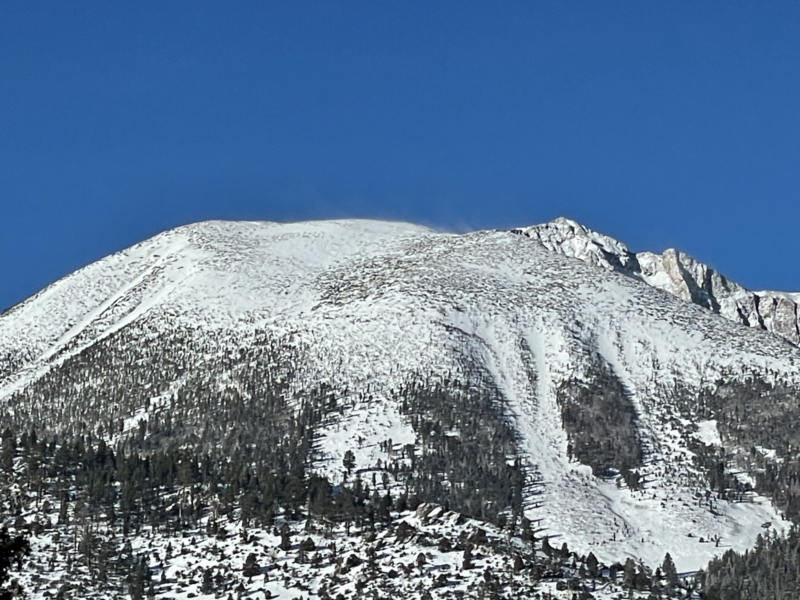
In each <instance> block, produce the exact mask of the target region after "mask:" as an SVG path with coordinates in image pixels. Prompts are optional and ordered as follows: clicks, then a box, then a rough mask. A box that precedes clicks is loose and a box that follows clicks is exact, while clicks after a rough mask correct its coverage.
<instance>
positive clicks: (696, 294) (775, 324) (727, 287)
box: [514, 217, 800, 345]
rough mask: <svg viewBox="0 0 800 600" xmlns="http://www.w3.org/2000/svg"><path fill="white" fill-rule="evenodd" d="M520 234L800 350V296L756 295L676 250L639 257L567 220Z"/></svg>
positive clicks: (761, 292)
mask: <svg viewBox="0 0 800 600" xmlns="http://www.w3.org/2000/svg"><path fill="white" fill-rule="evenodd" d="M514 231H516V232H517V233H520V234H522V235H525V236H526V237H530V238H532V239H536V240H539V241H540V242H541V243H542V244H544V246H545V247H546V248H548V249H550V250H554V251H556V252H561V253H563V254H565V255H567V256H572V257H574V258H577V259H580V260H582V261H584V262H587V263H590V264H593V265H597V266H600V267H603V268H605V269H610V270H614V271H617V272H618V273H622V274H624V275H628V276H629V277H634V278H636V279H640V280H641V281H644V282H645V283H648V284H650V285H652V286H653V287H656V288H658V289H661V290H664V291H666V292H669V293H670V294H673V295H675V296H677V297H678V298H681V299H683V300H686V301H687V302H693V303H695V304H698V305H700V306H703V307H705V308H707V309H709V310H711V311H713V312H715V313H719V314H721V315H722V316H723V317H727V318H728V319H730V320H732V321H736V322H737V323H741V324H743V325H746V326H748V327H755V328H757V329H765V330H767V331H771V332H772V333H774V334H776V335H779V336H781V337H784V338H786V339H787V340H789V341H790V342H792V343H793V344H795V345H800V309H799V308H798V304H800V293H795V294H792V293H785V292H769V291H760V292H753V291H750V290H747V289H745V288H744V287H742V286H741V285H739V284H738V283H735V282H733V281H731V280H730V279H728V278H726V277H725V276H724V275H722V274H720V273H718V272H717V271H715V270H714V269H712V268H710V267H708V266H707V265H704V264H703V263H701V262H698V261H696V260H695V259H693V258H692V257H691V256H689V255H687V254H684V253H683V252H679V251H678V250H675V249H673V248H670V249H668V250H665V251H664V252H663V253H661V254H654V253H652V252H636V253H633V252H631V251H629V250H628V248H627V247H626V246H625V244H623V243H621V242H618V241H617V240H615V239H613V238H610V237H608V236H605V235H602V234H600V233H597V232H595V231H592V230H591V229H589V228H587V227H584V226H583V225H581V224H579V223H576V222H575V221H572V220H570V219H565V218H563V217H562V218H558V219H556V220H554V221H552V222H550V223H544V224H542V225H534V226H533V227H525V228H522V229H516V230H514Z"/></svg>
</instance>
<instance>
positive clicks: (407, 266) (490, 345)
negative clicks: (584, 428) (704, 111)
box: [0, 220, 800, 570]
mask: <svg viewBox="0 0 800 600" xmlns="http://www.w3.org/2000/svg"><path fill="white" fill-rule="evenodd" d="M598 240H599V242H598ZM594 242H596V245H597V244H599V246H600V247H601V249H604V250H606V251H607V252H611V251H616V250H618V248H617V247H616V245H615V244H618V243H616V242H614V240H611V239H610V238H603V239H600V238H598V239H596V240H594ZM575 243H577V242H575ZM596 245H595V246H586V247H585V248H584V250H587V251H589V250H591V251H592V252H595V250H596ZM615 249H616V250H615ZM579 250H580V251H583V250H581V249H580V248H577V247H576V249H575V251H576V252H577V251H579ZM598 252H599V251H598ZM598 256H605V255H602V253H601V254H600V255H598ZM651 283H652V282H651ZM134 322H137V323H143V322H144V323H147V324H148V327H150V328H151V329H153V330H155V331H167V330H169V329H170V328H173V327H176V326H178V325H182V326H186V327H192V328H201V329H203V328H205V329H206V330H209V331H212V330H213V331H225V332H228V333H229V334H231V337H232V338H235V337H236V335H237V333H236V332H252V331H254V330H256V329H266V330H268V331H270V332H271V333H272V334H273V335H275V336H276V337H279V338H280V337H283V338H287V339H289V338H291V339H293V340H296V341H298V343H301V344H302V345H303V347H304V348H306V349H307V356H306V360H307V364H305V365H303V373H304V374H305V376H306V377H307V378H308V379H309V382H308V383H312V381H314V380H315V381H324V382H327V383H328V384H329V385H331V386H332V388H333V389H336V390H337V391H338V392H339V393H340V395H341V396H342V397H343V398H349V399H351V401H350V402H349V403H348V407H349V408H348V412H346V413H345V414H343V415H342V416H341V418H332V419H330V420H328V421H326V424H325V426H324V427H323V428H322V429H321V431H320V432H319V434H320V441H319V444H318V446H317V447H316V449H315V456H314V459H315V460H314V464H313V468H314V469H317V470H318V471H320V472H323V473H325V474H327V475H329V476H331V477H333V478H334V479H335V478H336V477H338V476H340V475H341V473H340V471H341V464H342V457H343V455H344V452H345V450H346V449H353V451H354V452H355V462H356V465H357V467H358V468H370V467H373V466H375V465H376V463H377V460H378V459H381V458H385V456H384V453H383V452H382V450H380V446H379V444H381V443H382V442H384V441H386V440H388V439H391V440H392V441H393V442H394V443H395V444H406V443H410V442H413V441H414V435H415V434H414V431H413V429H412V428H411V427H410V425H409V423H408V422H407V421H405V420H404V418H403V417H402V415H401V411H400V409H399V406H398V405H397V400H396V399H394V397H393V395H392V393H391V390H392V389H396V388H397V386H399V385H402V384H403V383H404V382H405V381H407V379H408V377H409V375H410V374H415V373H424V374H429V375H431V376H433V377H441V378H443V377H446V376H447V375H448V374H458V373H459V372H460V371H461V370H462V369H463V367H464V363H465V360H467V359H468V360H469V361H477V362H478V363H479V364H480V365H481V367H482V368H484V369H485V370H486V371H487V372H489V373H490V374H491V376H492V377H493V380H494V383H495V384H496V385H497V386H498V388H499V389H500V390H501V392H502V393H503V397H504V400H505V402H506V403H507V409H508V411H509V414H510V415H511V416H510V418H511V419H512V421H513V425H514V428H515V430H516V432H518V435H519V438H520V449H521V451H522V452H523V454H524V457H525V460H526V461H527V462H528V465H529V466H530V467H531V468H532V469H534V470H536V471H538V472H539V473H540V474H541V476H542V478H543V491H542V495H541V496H540V497H537V498H536V501H535V502H534V501H533V499H531V498H529V499H528V506H529V509H528V510H527V515H528V516H529V518H531V519H534V520H537V522H540V523H541V527H542V528H543V529H544V530H545V531H546V533H547V534H548V535H552V536H555V539H557V540H562V539H563V540H564V541H566V542H568V544H569V547H570V548H572V549H575V550H576V551H578V552H580V553H582V554H586V553H588V552H590V551H591V552H594V553H595V554H596V555H597V556H598V557H599V558H600V559H601V560H604V561H607V562H613V561H617V560H624V558H625V557H626V556H635V557H637V558H642V559H643V560H645V561H646V562H647V563H649V564H651V565H655V564H657V563H659V562H660V561H661V560H662V559H663V557H664V554H665V553H666V552H670V553H672V556H673V557H674V558H675V561H676V563H677V565H678V568H679V570H694V569H697V568H700V567H702V566H703V565H704V564H705V563H706V562H707V561H708V559H709V558H711V557H712V556H714V555H717V554H719V553H721V552H723V551H724V550H726V549H727V548H735V549H740V550H741V549H745V548H748V547H750V546H751V545H752V544H753V543H754V541H755V538H756V536H757V535H758V533H760V532H761V531H763V530H762V529H761V524H762V523H764V522H771V523H773V524H774V525H773V526H774V527H776V528H778V529H780V528H782V527H784V525H785V524H784V523H783V521H782V520H781V517H780V515H778V514H777V513H776V511H775V510H774V509H773V508H772V507H771V505H770V504H769V502H768V501H766V500H765V499H763V498H756V500H755V502H753V503H748V504H732V503H728V502H725V501H721V500H720V501H718V502H716V504H715V505H714V506H713V510H712V507H710V506H709V505H708V503H707V502H704V501H703V500H702V496H703V492H704V491H705V488H704V483H703V482H702V477H701V476H700V474H699V472H698V471H697V470H696V468H695V467H694V466H693V465H692V461H691V453H690V452H689V450H688V449H687V444H686V438H687V436H689V435H694V431H693V430H692V428H691V426H690V424H685V423H683V424H682V422H681V421H680V419H678V418H677V413H676V412H675V407H674V406H672V405H671V404H670V400H669V398H668V397H666V396H665V395H664V393H663V390H665V389H670V388H672V387H675V386H676V385H678V384H680V385H683V386H695V387H699V386H703V385H706V384H707V383H708V382H712V381H714V380H715V379H716V378H717V377H721V376H726V377H731V376H741V377H744V376H746V375H748V374H755V375H758V376H759V377H762V378H764V379H765V380H768V381H770V380H778V379H779V380H787V381H791V382H794V383H797V382H800V349H798V348H796V347H793V346H790V345H788V344H786V343H785V342H784V341H783V340H781V339H779V338H777V337H775V336H771V335H769V334H766V333H764V332H762V331H758V330H755V329H748V328H743V327H741V326H739V325H737V324H735V323H733V322H730V321H729V320H726V319H723V318H721V317H720V316H718V315H715V314H713V312H711V311H709V310H706V309H705V308H702V307H700V306H697V305H694V304H691V303H688V302H685V301H683V300H681V299H679V298H677V297H675V296H672V295H668V294H665V293H664V292H663V291H662V290H659V289H655V288H654V287H652V286H651V285H648V284H646V283H645V282H643V281H642V280H637V279H635V278H631V277H628V276H626V275H624V274H620V273H618V272H616V271H614V270H609V269H606V268H602V267H601V266H598V265H597V264H592V261H586V262H583V261H578V260H575V259H574V258H573V257H570V256H567V255H565V254H564V253H561V252H554V251H552V249H548V247H546V245H543V244H542V243H540V241H537V240H535V239H531V238H530V237H526V236H522V235H516V234H513V233H510V232H500V231H487V232H476V233H470V234H465V235H454V234H447V233H439V232H435V231H433V230H430V229H426V228H423V227H419V226H415V225H409V224H404V223H387V222H377V221H356V220H353V221H330V222H310V223H293V224H277V223H258V222H247V223H231V222H207V223H200V224H196V225H190V226H186V227H182V228H178V229H176V230H172V231H169V232H166V233H164V234H162V235H160V236H157V237H155V238H153V239H151V240H147V241H145V242H142V243H141V244H138V245H137V246H135V247H133V248H131V249H129V250H126V251H123V252H121V253H118V254H115V255H113V256H111V257H108V258H106V259H103V260H101V261H99V262H97V263H95V264H93V265H89V266H88V267H86V268H84V269H82V270H80V271H78V272H76V273H75V274H73V275H71V276H69V277H66V278H65V279H63V280H61V281H59V282H57V283H55V284H53V285H52V286H50V287H49V288H47V289H45V290H44V291H42V292H41V293H39V294H38V295H36V296H34V297H33V298H31V299H30V300H28V301H26V302H24V303H22V304H21V305H19V306H17V307H15V308H14V309H12V310H11V311H9V312H7V313H6V314H4V315H3V316H2V317H0V399H2V398H6V397H8V396H9V395H10V394H11V393H13V392H14V391H15V390H18V389H21V388H22V387H24V386H25V385H27V384H29V383H30V382H31V381H33V380H34V379H35V378H36V377H38V376H39V375H41V374H42V373H44V372H45V371H46V370H48V369H50V368H54V367H56V366H57V365H58V364H60V363H61V362H63V361H64V360H65V359H66V358H67V357H69V356H72V355H74V354H76V353H78V352H80V351H81V350H82V349H84V348H86V347H88V346H90V345H92V344H94V343H96V342H97V341H99V340H102V339H104V338H106V337H108V336H110V335H112V334H113V333H114V332H116V331H119V330H120V329H122V328H125V327H126V326H128V325H130V324H131V323H134ZM231 332H232V333H231ZM242 336H243V337H246V336H245V333H242ZM597 356H600V357H602V359H603V361H604V362H605V363H606V364H608V365H610V366H611V368H612V369H613V371H614V373H615V375H616V376H617V377H618V378H619V379H620V381H622V382H623V383H624V385H625V388H626V390H627V391H628V392H629V394H630V399H631V402H632V403H633V405H634V406H635V408H636V412H637V433H638V435H639V436H640V438H641V439H642V440H644V441H645V443H646V447H645V453H644V462H643V466H642V468H641V472H642V474H643V477H644V481H645V484H644V485H643V487H642V489H641V490H639V491H632V490H629V489H627V488H626V487H625V486H624V485H618V484H617V482H616V481H605V480H602V479H598V478H596V477H594V476H593V475H592V474H591V472H590V470H589V469H588V467H585V466H582V465H579V464H577V463H574V462H570V460H569V458H568V456H567V437H566V433H565V431H564V430H563V428H562V426H561V419H560V411H559V408H558V406H557V403H556V397H555V389H556V387H557V386H558V384H559V383H560V382H562V381H565V380H567V379H577V380H580V379H581V378H588V377H590V374H589V368H590V366H591V364H592V363H593V360H594V359H595V358H596V357H597ZM158 406H159V405H158V403H154V404H153V405H152V407H153V409H154V410H158ZM147 416H148V415H147V413H146V412H145V406H142V407H141V408H140V412H138V413H132V414H130V415H128V421H127V426H129V427H135V426H136V424H137V422H138V421H139V420H140V419H146V418H147ZM712 434H713V431H712V428H711V426H710V425H709V424H708V423H705V424H702V425H701V435H703V436H704V437H703V439H704V440H706V441H709V440H711V439H712V437H713V436H712ZM359 439H360V440H361V441H360V442H358V440H359ZM354 441H356V442H357V443H356V444H354V443H353V442H354ZM701 540H702V541H701ZM708 540H715V542H709V541H708ZM716 540H719V542H718V543H717V542H716Z"/></svg>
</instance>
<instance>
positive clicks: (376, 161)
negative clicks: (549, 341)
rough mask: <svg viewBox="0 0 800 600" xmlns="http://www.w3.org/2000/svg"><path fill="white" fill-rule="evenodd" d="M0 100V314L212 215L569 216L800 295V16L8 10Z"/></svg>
mask: <svg viewBox="0 0 800 600" xmlns="http://www.w3.org/2000/svg"><path fill="white" fill-rule="evenodd" d="M0 82H1V83H0V194H1V195H0V256H1V257H2V258H1V259H0V260H1V262H0V265H2V267H0V275H2V277H1V278H0V281H2V283H1V284H0V307H3V306H9V305H11V304H13V303H15V302H17V301H19V300H21V299H23V298H24V297H26V296H28V295H30V294H32V293H34V292H36V291H37V290H39V289H40V288H42V287H44V286H45V285H47V284H48V283H51V282H52V281H54V280H56V279H57V278H59V277H61V276H63V275H65V274H67V273H69V272H71V271H73V270H74V269H76V268H79V267H81V266H83V265H85V264H88V263H90V262H92V261H94V260H96V259H99V258H101V257H102V256H104V255H106V254H109V253H111V252H113V251H115V250H119V249H122V248H124V247H126V246H129V245H131V244H133V243H135V242H137V241H140V240H142V239H144V238H146V237H149V236H151V235H154V234H156V233H158V232H159V231H162V230H164V229H167V228H170V227H173V226H176V225H180V224H184V223H187V222H191V221H197V220H202V219H210V218H224V219H265V220H297V219H319V218H331V217H378V218H391V219H403V220H410V221H415V222H421V223H425V224H429V225H433V226H436V227H440V228H445V229H455V230H464V229H479V228H502V227H512V226H521V225H526V224H533V223H538V222H542V221H546V220H549V219H552V218H554V217H556V216H559V215H566V216H569V217H571V218H574V219H576V220H578V221H580V222H582V223H584V224H586V225H588V226H590V227H592V228H594V229H597V230H599V231H601V232H603V233H607V234H609V235H612V236H614V237H617V238H619V239H621V240H622V241H624V242H626V243H627V244H628V246H629V247H631V248H632V249H634V250H644V249H648V250H657V251H660V250H662V249H664V248H666V247H669V246H674V247H677V248H679V249H681V250H683V251H685V252H688V253H690V254H692V255H694V256H695V257H696V258H698V259H700V260H703V261H704V262H707V263H709V264H711V265H712V266H714V267H715V268H717V269H719V270H720V271H721V272H723V273H724V274H726V275H728V276H730V277H731V278H733V279H735V280H737V281H739V282H741V283H743V284H744V285H746V286H748V287H751V288H754V289H760V288H773V289H784V290H800V270H798V269H797V266H796V265H797V258H798V256H800V253H798V237H799V236H798V235H797V231H798V223H800V202H798V190H800V3H796V2H770V3H766V2H703V3H697V2H667V1H665V2H619V3H618V2H562V1H558V2H546V1H537V2H501V3H497V2H480V3H479V2H467V1H463V0H462V1H459V2H437V1H431V2H391V1H388V0H387V1H381V2H374V1H370V2H356V1H352V2H330V1H326V2H295V1H293V2H207V1H202V0H194V1H193V2H150V1H144V0H142V1H139V2H131V3H121V2H106V3H89V2H52V3H47V2H36V1H34V0H31V1H25V2H22V1H11V0H10V1H8V2H6V3H4V6H3V16H2V19H0Z"/></svg>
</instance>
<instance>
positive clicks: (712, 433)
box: [696, 420, 722, 446]
mask: <svg viewBox="0 0 800 600" xmlns="http://www.w3.org/2000/svg"><path fill="white" fill-rule="evenodd" d="M696 437H697V439H698V440H700V441H701V442H703V443H704V444H706V445H708V446H722V439H721V438H720V437H719V430H718V429H717V422H716V421H714V420H711V421H700V422H699V423H698V424H697V436H696Z"/></svg>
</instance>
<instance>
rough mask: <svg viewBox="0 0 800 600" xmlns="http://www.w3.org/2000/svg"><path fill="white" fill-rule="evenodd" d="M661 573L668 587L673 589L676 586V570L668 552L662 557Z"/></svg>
mask: <svg viewBox="0 0 800 600" xmlns="http://www.w3.org/2000/svg"><path fill="white" fill-rule="evenodd" d="M661 572H662V573H663V574H664V579H666V581H667V585H668V586H669V587H672V588H674V587H675V586H677V585H678V569H676V568H675V563H674V562H673V560H672V557H671V556H670V555H669V552H667V554H666V555H665V556H664V562H663V563H662V564H661Z"/></svg>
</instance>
